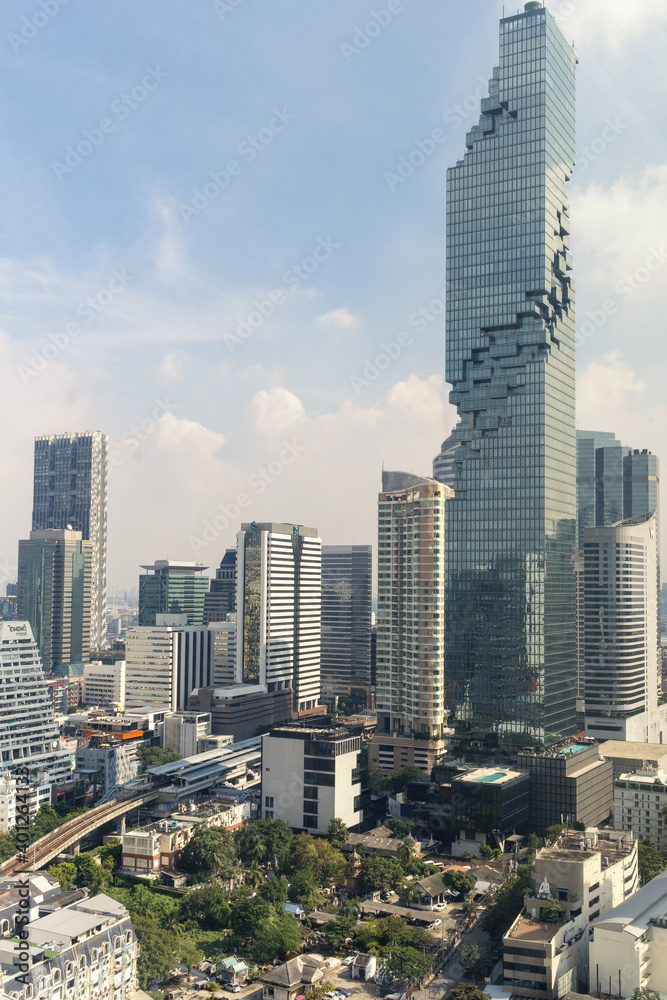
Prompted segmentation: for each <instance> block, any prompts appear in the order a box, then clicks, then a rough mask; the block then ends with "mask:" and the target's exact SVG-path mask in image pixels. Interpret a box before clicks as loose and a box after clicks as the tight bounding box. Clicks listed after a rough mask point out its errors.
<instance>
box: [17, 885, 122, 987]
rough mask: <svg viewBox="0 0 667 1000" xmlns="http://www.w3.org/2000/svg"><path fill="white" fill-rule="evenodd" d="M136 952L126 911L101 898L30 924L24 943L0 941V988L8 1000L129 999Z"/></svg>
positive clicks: (101, 895) (71, 906)
mask: <svg viewBox="0 0 667 1000" xmlns="http://www.w3.org/2000/svg"><path fill="white" fill-rule="evenodd" d="M17 945H18V947H17ZM137 951H138V946H137V937H136V934H135V932H134V928H133V927H132V922H131V920H130V915H129V913H128V911H127V910H126V909H125V907H124V906H122V905H121V904H120V903H117V902H116V900H115V899H111V897H109V896H105V895H104V894H103V893H100V894H99V895H97V896H93V898H92V899H83V900H80V901H79V902H76V903H73V904H72V905H70V906H64V907H62V908H61V909H58V910H55V911H54V912H52V913H48V914H46V916H43V917H40V918H39V919H37V920H33V921H31V922H30V938H29V943H28V942H27V941H26V942H20V941H18V939H16V938H0V972H1V973H2V988H3V990H4V991H5V993H6V994H7V995H8V996H9V997H10V1000H79V998H85V1000H131V998H132V997H133V996H134V994H135V993H136V990H137ZM22 956H25V961H23V960H22ZM19 960H21V964H17V963H18V961H19ZM19 977H20V978H19Z"/></svg>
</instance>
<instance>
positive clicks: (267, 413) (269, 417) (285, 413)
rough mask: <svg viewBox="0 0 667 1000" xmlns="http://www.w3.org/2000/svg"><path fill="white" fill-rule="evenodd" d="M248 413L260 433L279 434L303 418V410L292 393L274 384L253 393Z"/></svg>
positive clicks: (301, 404) (298, 400)
mask: <svg viewBox="0 0 667 1000" xmlns="http://www.w3.org/2000/svg"><path fill="white" fill-rule="evenodd" d="M250 413H251V417H252V421H253V424H254V426H255V428H256V429H257V430H258V431H260V433H266V434H281V433H282V432H283V431H284V430H286V429H287V428H288V427H291V426H292V425H293V424H295V423H298V422H299V421H301V420H303V417H304V415H305V410H304V408H303V403H302V402H301V400H300V399H299V398H298V397H297V396H295V395H294V393H292V392H290V391H289V390H288V389H283V388H281V387H280V386H274V387H273V388H272V389H260V391H259V392H257V393H255V395H254V396H253V397H252V399H251V400H250Z"/></svg>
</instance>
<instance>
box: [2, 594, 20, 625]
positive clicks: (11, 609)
mask: <svg viewBox="0 0 667 1000" xmlns="http://www.w3.org/2000/svg"><path fill="white" fill-rule="evenodd" d="M17 617H18V595H17V594H6V595H5V596H4V597H0V621H3V622H15V621H16V619H17Z"/></svg>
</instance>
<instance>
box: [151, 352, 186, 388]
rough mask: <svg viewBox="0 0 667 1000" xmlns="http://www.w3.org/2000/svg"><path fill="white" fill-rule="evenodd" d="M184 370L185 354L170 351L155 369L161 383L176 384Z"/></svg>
mask: <svg viewBox="0 0 667 1000" xmlns="http://www.w3.org/2000/svg"><path fill="white" fill-rule="evenodd" d="M182 370H183V352H182V351H170V352H169V353H168V354H165V356H164V357H163V358H162V361H161V362H160V364H159V365H158V366H157V368H156V369H155V375H156V376H157V378H158V379H159V381H160V382H165V383H169V382H176V381H177V380H178V379H179V378H180V377H181V372H182Z"/></svg>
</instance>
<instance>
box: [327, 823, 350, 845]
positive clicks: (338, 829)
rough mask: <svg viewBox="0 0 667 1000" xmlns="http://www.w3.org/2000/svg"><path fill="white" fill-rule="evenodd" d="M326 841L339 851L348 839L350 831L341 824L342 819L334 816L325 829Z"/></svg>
mask: <svg viewBox="0 0 667 1000" xmlns="http://www.w3.org/2000/svg"><path fill="white" fill-rule="evenodd" d="M327 839H328V841H329V843H330V844H331V846H332V847H335V848H337V850H339V851H340V849H341V847H342V846H343V844H345V843H346V842H347V841H348V840H349V839H350V831H349V830H348V828H347V827H346V826H345V823H343V821H342V819H339V818H338V817H337V816H334V817H333V819H332V820H331V821H330V823H329V828H328V829H327Z"/></svg>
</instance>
